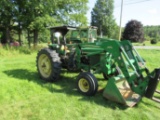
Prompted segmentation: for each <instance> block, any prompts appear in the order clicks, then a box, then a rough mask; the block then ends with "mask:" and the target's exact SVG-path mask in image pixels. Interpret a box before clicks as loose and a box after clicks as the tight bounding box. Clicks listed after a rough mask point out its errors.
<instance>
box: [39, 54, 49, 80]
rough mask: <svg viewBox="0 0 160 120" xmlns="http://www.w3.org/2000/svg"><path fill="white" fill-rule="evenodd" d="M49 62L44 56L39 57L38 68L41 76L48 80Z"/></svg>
mask: <svg viewBox="0 0 160 120" xmlns="http://www.w3.org/2000/svg"><path fill="white" fill-rule="evenodd" d="M51 67H52V66H51V60H50V59H49V57H48V56H47V55H46V54H42V55H40V57H39V59H38V68H39V71H40V73H41V75H42V76H43V77H45V78H48V77H49V76H50V74H51V70H52V68H51Z"/></svg>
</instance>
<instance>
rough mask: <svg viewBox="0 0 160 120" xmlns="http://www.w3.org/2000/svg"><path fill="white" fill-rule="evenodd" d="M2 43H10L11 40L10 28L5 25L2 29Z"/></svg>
mask: <svg viewBox="0 0 160 120" xmlns="http://www.w3.org/2000/svg"><path fill="white" fill-rule="evenodd" d="M1 39H2V41H1V42H2V44H6V43H10V42H12V39H11V36H10V29H9V28H8V27H7V28H5V29H4V30H3V31H2V38H1Z"/></svg>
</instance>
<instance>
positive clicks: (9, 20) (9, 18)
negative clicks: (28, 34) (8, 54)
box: [0, 0, 15, 43]
mask: <svg viewBox="0 0 160 120" xmlns="http://www.w3.org/2000/svg"><path fill="white" fill-rule="evenodd" d="M14 11H15V8H14V4H13V0H1V1H0V31H1V32H2V36H1V42H2V43H9V42H11V41H12V38H11V35H10V32H11V30H12V29H13V26H14V23H15V21H14V17H13V16H14Z"/></svg>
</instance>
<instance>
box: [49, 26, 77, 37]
mask: <svg viewBox="0 0 160 120" xmlns="http://www.w3.org/2000/svg"><path fill="white" fill-rule="evenodd" d="M48 28H49V29H50V30H51V31H52V32H60V33H61V34H62V35H65V34H66V33H67V32H68V31H69V30H76V29H77V27H73V26H56V27H55V26H53V27H48Z"/></svg>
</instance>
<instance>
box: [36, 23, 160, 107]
mask: <svg viewBox="0 0 160 120" xmlns="http://www.w3.org/2000/svg"><path fill="white" fill-rule="evenodd" d="M50 31H51V44H49V45H48V47H47V48H43V49H41V50H40V51H39V52H38V55H37V70H38V73H39V75H40V77H41V78H42V79H43V80H45V81H50V82H55V81H58V80H59V76H60V74H61V69H62V68H63V69H67V70H68V71H77V72H79V75H77V89H78V91H79V92H80V93H82V94H84V95H87V96H93V95H95V94H96V92H97V91H98V80H97V79H96V77H95V74H97V73H98V74H103V76H104V78H105V79H106V80H107V81H106V83H107V85H106V87H105V88H104V89H103V96H104V97H105V98H107V99H109V100H112V101H115V102H118V103H122V104H125V105H128V106H133V105H135V104H136V103H137V102H138V101H139V100H140V99H141V98H142V97H143V96H146V97H148V98H153V94H154V92H155V91H156V87H157V85H158V82H159V79H160V69H159V68H157V69H155V70H154V71H152V72H150V71H149V70H148V69H147V68H146V66H145V62H144V60H143V59H142V58H141V56H140V55H139V54H138V52H137V51H136V50H135V49H134V47H133V46H132V44H131V43H130V42H129V41H127V40H123V41H118V40H113V39H106V38H97V28H96V27H93V26H90V27H85V28H79V27H72V26H58V27H50Z"/></svg>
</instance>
